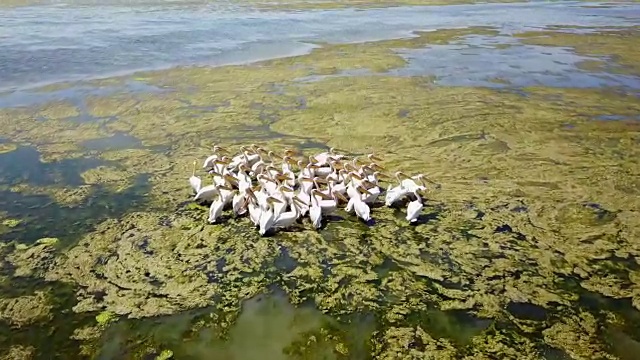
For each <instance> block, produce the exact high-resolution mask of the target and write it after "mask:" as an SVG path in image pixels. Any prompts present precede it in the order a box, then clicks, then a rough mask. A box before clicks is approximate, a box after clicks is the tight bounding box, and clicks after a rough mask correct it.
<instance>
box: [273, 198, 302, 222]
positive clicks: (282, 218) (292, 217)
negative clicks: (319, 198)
mask: <svg viewBox="0 0 640 360" xmlns="http://www.w3.org/2000/svg"><path fill="white" fill-rule="evenodd" d="M299 203H300V200H298V199H297V198H293V199H291V210H292V211H287V212H283V213H282V214H280V215H279V216H278V217H276V220H275V222H274V223H273V227H274V228H288V227H289V226H291V225H293V223H295V222H296V220H297V219H298V218H299V217H300V209H299V208H298V205H299Z"/></svg>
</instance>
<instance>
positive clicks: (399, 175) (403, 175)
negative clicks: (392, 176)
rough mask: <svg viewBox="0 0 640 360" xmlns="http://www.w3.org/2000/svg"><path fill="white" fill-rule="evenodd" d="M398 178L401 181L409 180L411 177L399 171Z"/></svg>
mask: <svg viewBox="0 0 640 360" xmlns="http://www.w3.org/2000/svg"><path fill="white" fill-rule="evenodd" d="M396 177H397V178H398V179H401V180H406V179H409V176H407V175H406V174H405V173H403V172H402V171H398V172H396Z"/></svg>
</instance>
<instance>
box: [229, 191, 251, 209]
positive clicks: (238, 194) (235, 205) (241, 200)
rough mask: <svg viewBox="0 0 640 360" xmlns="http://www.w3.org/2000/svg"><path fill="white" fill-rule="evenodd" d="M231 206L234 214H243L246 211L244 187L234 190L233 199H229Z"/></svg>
mask: <svg viewBox="0 0 640 360" xmlns="http://www.w3.org/2000/svg"><path fill="white" fill-rule="evenodd" d="M231 208H232V209H233V213H234V214H235V215H236V216H240V215H244V214H245V213H246V212H247V193H246V189H244V190H242V191H240V190H234V194H233V200H231Z"/></svg>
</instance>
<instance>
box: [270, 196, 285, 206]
mask: <svg viewBox="0 0 640 360" xmlns="http://www.w3.org/2000/svg"><path fill="white" fill-rule="evenodd" d="M267 201H268V202H270V203H272V204H273V203H280V204H282V201H280V200H278V199H276V198H274V197H271V196H270V197H268V198H267Z"/></svg>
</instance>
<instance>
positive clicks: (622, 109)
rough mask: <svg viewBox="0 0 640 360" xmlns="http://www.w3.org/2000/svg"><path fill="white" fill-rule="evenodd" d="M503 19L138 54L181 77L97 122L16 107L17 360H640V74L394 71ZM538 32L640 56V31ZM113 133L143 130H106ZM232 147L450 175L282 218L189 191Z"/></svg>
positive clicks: (13, 311)
mask: <svg viewBox="0 0 640 360" xmlns="http://www.w3.org/2000/svg"><path fill="white" fill-rule="evenodd" d="M496 34H497V32H496V31H495V30H494V29H491V28H470V29H463V30H440V31H436V32H428V33H421V34H418V35H419V36H417V37H415V38H412V39H405V40H391V41H381V42H372V43H363V44H349V45H325V46H323V47H322V48H318V49H316V50H314V51H313V52H311V53H310V54H308V55H305V56H299V57H292V58H285V59H278V60H272V61H266V62H262V63H257V64H253V65H246V66H227V67H219V68H206V67H202V68H179V69H173V70H168V71H163V72H149V73H140V74H136V75H135V77H134V78H135V81H139V82H144V83H147V84H149V85H153V86H156V87H159V88H162V89H165V90H166V91H163V92H161V93H154V94H144V93H142V94H135V95H130V94H124V93H123V94H114V95H110V96H105V97H97V96H96V97H90V98H87V99H85V100H86V105H87V106H86V109H84V110H82V111H88V112H89V114H87V115H89V116H90V117H91V118H92V119H94V120H93V121H86V122H77V121H72V120H71V119H74V118H76V117H77V116H78V114H79V112H80V111H81V109H77V108H76V107H75V106H74V105H73V104H71V103H67V102H64V101H59V102H50V103H46V104H42V105H38V106H34V107H24V108H6V109H0V129H1V130H0V131H1V132H0V135H1V136H2V138H0V140H1V141H0V170H2V172H0V180H1V181H0V204H1V205H2V206H1V207H0V236H1V237H2V240H3V241H2V242H1V243H0V254H1V255H2V256H1V257H0V270H1V271H0V290H1V291H0V344H1V346H0V358H2V359H44V358H60V359H62V358H74V359H77V358H89V359H169V358H175V359H257V358H268V359H623V360H624V359H635V355H636V354H637V353H638V349H640V333H639V332H638V328H639V326H640V266H639V265H638V259H639V257H640V242H639V240H640V122H639V121H638V114H640V97H639V96H638V93H637V92H634V91H632V90H629V89H625V88H620V87H616V88H611V87H600V88H588V87H576V88H566V87H565V88H560V87H546V86H531V87H526V88H522V89H519V91H511V90H509V88H508V87H506V88H487V87H474V86H455V87H454V86H442V85H439V84H438V83H437V81H434V79H433V78H432V77H421V76H394V75H392V74H391V71H392V70H394V69H398V68H401V67H403V66H404V65H405V64H406V60H405V59H404V58H403V57H401V56H399V55H398V54H397V53H396V52H395V51H394V49H400V48H401V49H418V48H425V47H429V46H430V45H436V44H448V43H450V42H452V41H456V40H460V39H463V38H464V37H466V36H472V35H483V36H493V35H496ZM519 40H520V41H522V42H524V43H526V44H531V45H542V46H549V47H564V48H571V49H572V51H574V52H576V53H577V54H581V55H585V56H592V57H596V58H597V57H599V58H600V59H601V60H598V61H592V62H589V63H583V64H581V68H582V69H583V71H590V72H602V73H611V74H619V75H620V74H623V75H624V74H626V75H633V76H637V75H638V68H637V64H638V63H639V61H640V57H639V54H638V52H637V46H635V44H638V43H640V37H639V33H638V29H637V28H624V29H611V28H609V29H607V30H606V31H601V32H595V33H573V32H570V31H566V32H562V31H551V30H545V31H540V32H529V33H525V34H521V35H520V36H519ZM352 70H361V71H363V75H358V76H350V75H348V71H352ZM309 78H312V79H314V80H313V81H308V79H309ZM301 79H302V80H301ZM304 79H307V80H304ZM127 80H128V79H125V78H113V79H107V80H101V81H97V82H94V83H93V84H94V85H95V86H102V85H108V84H117V83H119V82H123V81H127ZM608 116H615V120H603V117H605V118H606V117H608ZM114 134H126V135H127V136H128V137H130V139H133V140H135V141H123V142H118V146H111V147H106V148H101V147H99V146H87V145H86V144H87V143H88V142H92V143H94V144H95V143H96V142H95V141H99V140H100V139H104V138H107V137H110V136H114ZM214 143H215V144H222V145H224V146H225V147H227V148H229V149H232V150H234V151H235V150H238V148H239V147H240V146H242V145H247V144H250V143H256V144H260V145H261V146H263V147H265V148H268V149H272V150H274V151H278V152H282V151H283V149H285V148H296V149H298V150H299V151H300V152H302V153H304V154H312V153H317V152H319V151H324V150H326V149H327V148H328V147H330V146H331V147H336V148H337V149H340V150H341V151H343V152H345V153H348V154H352V155H361V154H367V153H371V152H375V153H376V154H381V155H382V156H383V157H384V161H383V162H382V165H384V166H385V168H386V169H387V171H388V172H390V173H392V172H394V171H396V170H403V171H407V172H410V173H425V174H427V175H428V176H429V177H430V178H433V179H436V180H437V181H438V183H440V184H441V188H440V189H439V190H437V191H433V192H431V193H430V194H429V196H428V197H427V199H426V201H425V210H424V214H425V215H426V218H427V220H426V221H425V222H423V223H420V224H418V225H417V226H410V225H408V224H407V223H406V221H405V220H404V216H403V214H402V212H401V211H400V210H398V209H392V208H387V207H381V208H376V209H374V210H373V212H374V214H375V222H376V224H375V226H370V227H369V226H366V225H364V224H362V223H361V222H358V221H357V219H356V218H355V216H351V215H347V214H338V215H340V216H339V217H337V218H336V219H333V220H332V221H331V222H329V224H328V226H326V227H325V228H323V229H322V230H320V231H315V230H314V229H313V228H312V226H311V224H309V222H308V221H305V222H304V223H303V224H302V225H299V226H298V228H297V229H296V231H291V232H286V231H285V232H280V233H278V234H277V235H275V236H272V237H260V236H259V235H258V234H257V232H256V231H254V230H253V229H252V228H251V227H250V225H249V222H248V220H247V219H246V218H245V219H242V218H240V219H235V218H233V217H229V216H227V217H226V220H225V221H224V222H223V223H222V224H219V225H210V224H207V223H206V220H205V219H204V217H203V212H204V211H206V208H203V207H201V206H199V205H197V204H194V203H192V202H191V201H190V199H191V196H192V194H191V189H190V188H189V186H188V182H187V179H188V177H189V175H190V174H191V164H192V161H193V160H194V159H195V158H197V159H201V158H204V157H206V156H207V155H209V153H210V151H211V149H212V147H213V144H214Z"/></svg>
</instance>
